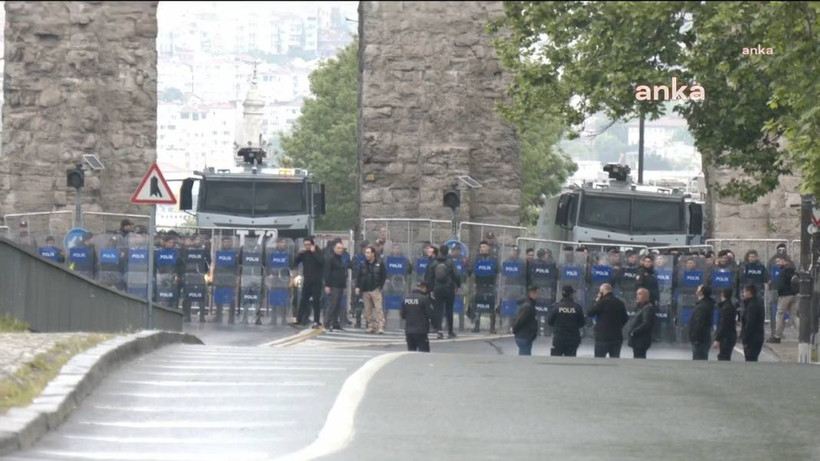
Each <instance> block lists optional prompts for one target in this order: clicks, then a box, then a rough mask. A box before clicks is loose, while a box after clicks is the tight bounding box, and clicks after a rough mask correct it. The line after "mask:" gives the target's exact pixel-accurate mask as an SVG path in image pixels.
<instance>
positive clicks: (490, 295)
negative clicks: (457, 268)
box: [470, 245, 500, 334]
mask: <svg viewBox="0 0 820 461" xmlns="http://www.w3.org/2000/svg"><path fill="white" fill-rule="evenodd" d="M470 253H471V254H475V255H476V256H475V259H473V262H472V276H471V277H470V287H471V288H470V291H471V292H472V293H473V299H472V305H471V314H472V316H473V332H474V333H478V332H479V331H481V317H482V316H483V315H484V316H489V317H490V334H494V333H495V322H496V314H497V309H496V307H497V306H498V301H497V298H498V273H499V272H500V267H499V266H500V264H499V262H498V260H497V259H496V257H495V256H494V255H493V254H492V250H491V248H490V247H489V245H480V246H479V247H478V248H477V249H476V250H475V251H470Z"/></svg>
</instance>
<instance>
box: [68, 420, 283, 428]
mask: <svg viewBox="0 0 820 461" xmlns="http://www.w3.org/2000/svg"><path fill="white" fill-rule="evenodd" d="M77 423H78V424H82V425H84V426H102V427H127V428H129V429H253V428H265V427H289V426H295V425H296V421H233V422H228V421H201V420H182V421H113V422H101V421H78V422H77Z"/></svg>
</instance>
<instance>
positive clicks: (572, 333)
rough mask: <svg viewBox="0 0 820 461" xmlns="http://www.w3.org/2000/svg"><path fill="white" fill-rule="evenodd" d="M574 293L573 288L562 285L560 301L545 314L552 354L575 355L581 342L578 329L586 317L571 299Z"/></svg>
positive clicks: (582, 325)
mask: <svg viewBox="0 0 820 461" xmlns="http://www.w3.org/2000/svg"><path fill="white" fill-rule="evenodd" d="M574 293H575V289H574V288H572V287H571V286H569V285H564V287H563V288H562V289H561V295H562V296H563V297H562V299H561V301H559V302H558V303H556V304H555V306H553V308H552V310H551V311H550V313H549V314H547V324H548V325H549V326H551V327H552V350H551V351H550V355H552V356H559V357H560V356H563V357H575V354H576V353H577V352H578V346H579V345H580V344H581V332H580V329H581V328H583V327H584V324H585V323H586V318H585V317H584V308H583V307H581V305H580V304H578V303H576V302H575V301H574V300H573V299H572V295H573V294H574Z"/></svg>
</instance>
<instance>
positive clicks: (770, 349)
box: [763, 343, 786, 362]
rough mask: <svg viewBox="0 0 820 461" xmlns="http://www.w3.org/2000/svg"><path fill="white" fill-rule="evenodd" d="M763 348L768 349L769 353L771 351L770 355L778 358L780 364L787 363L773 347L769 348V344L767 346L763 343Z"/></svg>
mask: <svg viewBox="0 0 820 461" xmlns="http://www.w3.org/2000/svg"><path fill="white" fill-rule="evenodd" d="M763 347H764V348H766V350H767V351H769V353H770V354H772V355H773V356H775V357H777V360H778V361H779V362H785V361H786V360H785V359H784V358H783V356H782V355H780V354H778V353H777V351H776V350H774V348H773V347H771V346H769V345H768V344H766V343H763Z"/></svg>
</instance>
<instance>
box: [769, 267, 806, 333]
mask: <svg viewBox="0 0 820 461" xmlns="http://www.w3.org/2000/svg"><path fill="white" fill-rule="evenodd" d="M775 263H776V264H777V265H778V267H780V277H779V278H778V280H777V331H775V333H774V336H772V337H771V338H769V342H770V343H779V342H780V341H781V339H782V338H783V329H784V328H785V327H786V317H785V316H786V314H789V318H790V319H791V320H792V323H793V324H794V328H795V329H799V328H800V321H799V319H798V315H799V314H798V305H797V292H796V291H795V290H794V288H793V287H792V277H794V265H793V264H792V263H790V262H788V260H787V259H786V258H785V257H784V256H778V257H777V259H775Z"/></svg>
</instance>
